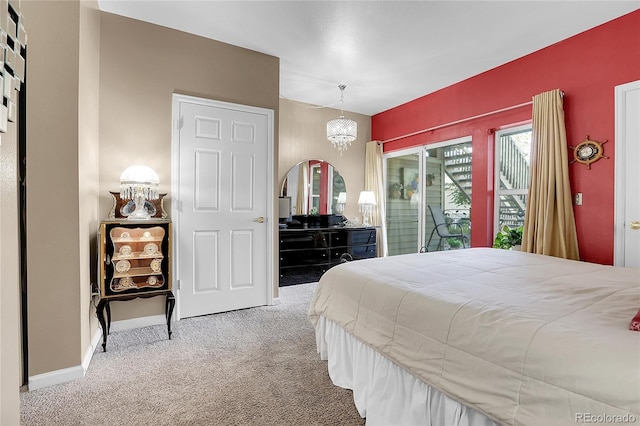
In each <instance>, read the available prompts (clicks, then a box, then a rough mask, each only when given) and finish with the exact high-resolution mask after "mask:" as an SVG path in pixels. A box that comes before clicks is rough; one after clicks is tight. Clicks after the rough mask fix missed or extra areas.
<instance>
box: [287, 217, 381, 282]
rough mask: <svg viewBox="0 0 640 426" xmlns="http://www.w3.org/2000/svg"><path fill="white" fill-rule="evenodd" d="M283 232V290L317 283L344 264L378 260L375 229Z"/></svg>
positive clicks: (325, 228)
mask: <svg viewBox="0 0 640 426" xmlns="http://www.w3.org/2000/svg"><path fill="white" fill-rule="evenodd" d="M303 225H304V226H307V227H302V228H286V229H280V286H281V287H282V286H287V285H293V284H301V283H309V282H315V281H318V280H319V279H320V277H321V276H322V274H323V273H325V272H326V271H327V270H328V269H329V268H331V267H333V266H335V265H338V264H340V263H342V262H345V261H351V260H359V259H367V258H371V257H375V256H376V228H374V227H359V228H346V227H342V226H322V225H319V226H313V225H312V226H308V224H303Z"/></svg>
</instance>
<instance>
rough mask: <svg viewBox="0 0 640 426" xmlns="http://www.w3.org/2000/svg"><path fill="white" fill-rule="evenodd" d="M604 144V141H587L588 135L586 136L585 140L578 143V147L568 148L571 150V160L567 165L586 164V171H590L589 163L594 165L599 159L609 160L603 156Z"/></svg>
mask: <svg viewBox="0 0 640 426" xmlns="http://www.w3.org/2000/svg"><path fill="white" fill-rule="evenodd" d="M605 143H607V141H606V140H605V141H604V142H598V141H594V140H591V139H589V135H587V137H586V138H585V140H583V141H582V142H580V143H579V144H578V146H576V147H573V146H570V147H569V148H571V149H573V160H571V162H570V163H569V164H571V163H575V162H578V163H582V164H586V165H587V169H591V163H595V162H596V161H598V160H599V159H601V158H607V159H608V158H609V157H607V156H605V155H604V148H603V147H602V145H604V144H605Z"/></svg>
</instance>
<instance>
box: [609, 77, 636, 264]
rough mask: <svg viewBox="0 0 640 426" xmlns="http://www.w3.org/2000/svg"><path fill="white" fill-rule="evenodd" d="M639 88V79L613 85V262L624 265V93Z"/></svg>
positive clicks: (626, 142)
mask: <svg viewBox="0 0 640 426" xmlns="http://www.w3.org/2000/svg"><path fill="white" fill-rule="evenodd" d="M639 89H640V80H636V81H632V82H629V83H626V84H621V85H619V86H615V126H616V128H615V159H614V161H615V172H614V179H615V181H614V182H615V183H614V202H613V205H614V209H613V210H614V213H613V229H614V233H613V264H614V265H615V266H624V255H625V244H624V238H625V237H624V235H625V221H626V218H625V198H626V191H627V185H626V183H625V173H626V151H627V150H626V147H627V144H628V143H629V141H628V140H627V139H626V137H625V124H626V115H625V114H624V113H625V111H626V108H625V104H624V101H625V95H626V93H627V92H631V91H633V90H639Z"/></svg>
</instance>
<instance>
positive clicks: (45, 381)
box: [29, 315, 167, 391]
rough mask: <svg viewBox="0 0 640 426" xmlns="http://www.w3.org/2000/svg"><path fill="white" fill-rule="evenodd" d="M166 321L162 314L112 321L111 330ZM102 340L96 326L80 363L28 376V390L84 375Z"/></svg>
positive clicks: (160, 323) (57, 383) (99, 329)
mask: <svg viewBox="0 0 640 426" xmlns="http://www.w3.org/2000/svg"><path fill="white" fill-rule="evenodd" d="M166 323H167V320H166V317H165V316H164V315H153V316H148V317H142V318H134V319H130V320H121V321H114V322H112V323H111V331H123V330H130V329H133V328H140V327H148V326H151V325H164V324H166ZM101 341H102V329H101V328H100V327H98V329H97V330H96V332H95V333H94V335H93V336H92V337H91V343H90V345H89V347H88V348H87V350H86V351H85V354H84V357H83V358H82V365H76V366H74V367H69V368H63V369H60V370H55V371H49V372H47V373H42V374H36V375H35V376H30V377H29V391H34V390H38V389H42V388H46V387H49V386H54V385H59V384H62V383H65V382H70V381H71V380H76V379H80V378H82V377H84V375H85V374H86V372H87V369H88V368H89V364H90V363H91V359H92V358H93V353H94V352H95V350H96V348H97V347H98V346H99V345H100V342H101Z"/></svg>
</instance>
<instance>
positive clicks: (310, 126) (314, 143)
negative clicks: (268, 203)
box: [277, 99, 371, 220]
mask: <svg viewBox="0 0 640 426" xmlns="http://www.w3.org/2000/svg"><path fill="white" fill-rule="evenodd" d="M310 106H311V105H308V104H304V103H301V102H295V101H290V100H284V99H283V100H281V101H280V146H279V148H280V163H279V166H278V179H277V180H278V186H279V187H281V186H282V182H283V180H284V178H285V176H286V174H287V172H288V171H289V169H290V168H291V167H292V166H294V165H296V164H297V163H298V162H300V161H303V160H309V159H321V160H325V161H328V162H329V163H331V164H332V165H333V166H334V167H335V168H336V170H338V171H339V172H340V175H342V177H343V178H344V181H345V185H346V187H347V205H346V207H345V211H344V215H345V216H346V217H347V218H353V217H354V216H357V217H358V218H359V220H362V217H361V215H360V213H359V212H358V196H359V195H360V191H363V190H364V163H365V145H366V143H367V142H369V141H370V140H371V117H369V116H368V115H362V114H354V113H351V112H348V111H345V117H347V118H351V119H352V120H355V121H356V122H357V123H358V138H357V139H356V140H355V141H354V142H353V143H352V144H351V147H350V148H349V149H348V150H347V151H345V152H344V153H343V154H342V156H341V155H340V152H339V151H338V150H337V149H336V148H334V147H333V145H332V144H331V142H329V141H328V140H327V121H329V120H331V119H334V118H338V117H339V116H340V110H336V109H332V108H317V107H316V108H310Z"/></svg>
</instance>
